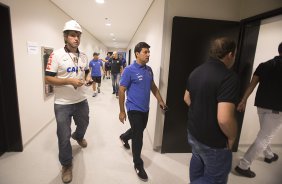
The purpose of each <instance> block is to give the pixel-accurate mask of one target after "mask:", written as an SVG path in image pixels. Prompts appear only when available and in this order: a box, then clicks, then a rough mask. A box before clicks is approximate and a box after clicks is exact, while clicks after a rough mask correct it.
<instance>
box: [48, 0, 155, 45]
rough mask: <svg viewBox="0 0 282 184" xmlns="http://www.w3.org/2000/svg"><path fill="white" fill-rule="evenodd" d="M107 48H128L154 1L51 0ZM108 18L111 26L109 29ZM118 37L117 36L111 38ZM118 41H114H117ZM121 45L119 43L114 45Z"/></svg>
mask: <svg viewBox="0 0 282 184" xmlns="http://www.w3.org/2000/svg"><path fill="white" fill-rule="evenodd" d="M50 1H51V2H53V3H54V4H55V5H56V6H58V7H59V8H60V9H62V10H63V11H64V12H65V13H66V14H68V15H69V16H70V17H72V18H73V19H75V20H77V21H78V23H79V24H80V25H81V26H82V27H83V28H85V29H86V30H87V31H89V32H90V33H91V34H92V35H93V36H94V37H95V38H97V39H98V40H99V41H101V42H102V43H103V44H104V45H105V46H107V47H113V48H114V47H116V48H127V46H128V44H129V41H130V40H131V38H132V37H133V35H134V33H135V32H136V30H137V28H138V26H139V24H140V23H141V21H142V19H143V17H144V16H145V14H146V13H147V10H148V9H149V7H150V5H151V4H152V2H153V0H105V3H104V4H97V3H96V1H95V0H50ZM106 18H107V19H108V21H109V22H110V23H111V26H106V25H105V23H106ZM111 33H113V34H114V36H112V35H111ZM114 38H115V39H116V40H113V39H114ZM114 42H117V43H114Z"/></svg>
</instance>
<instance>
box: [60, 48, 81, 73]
mask: <svg viewBox="0 0 282 184" xmlns="http://www.w3.org/2000/svg"><path fill="white" fill-rule="evenodd" d="M64 49H65V51H66V52H67V53H68V55H69V57H70V58H71V60H72V62H73V64H74V66H76V68H77V69H76V70H75V72H76V75H78V69H79V67H78V60H79V50H78V49H77V57H76V56H75V57H71V55H70V50H69V49H68V48H67V46H65V47H64Z"/></svg>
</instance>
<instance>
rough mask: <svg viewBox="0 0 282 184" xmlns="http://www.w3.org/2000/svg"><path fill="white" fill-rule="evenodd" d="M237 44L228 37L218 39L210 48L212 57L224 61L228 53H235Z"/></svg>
mask: <svg viewBox="0 0 282 184" xmlns="http://www.w3.org/2000/svg"><path fill="white" fill-rule="evenodd" d="M235 50H236V42H235V41H234V40H233V39H231V38H228V37H220V38H216V39H215V40H213V41H212V43H211V47H210V57H212V58H215V59H223V58H224V57H225V56H226V55H227V54H228V53H230V52H232V53H235Z"/></svg>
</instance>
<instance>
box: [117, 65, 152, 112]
mask: <svg viewBox="0 0 282 184" xmlns="http://www.w3.org/2000/svg"><path fill="white" fill-rule="evenodd" d="M153 79H154V76H153V71H152V69H151V67H149V66H147V65H144V66H142V65H139V64H138V63H136V61H134V63H133V64H132V65H129V66H127V67H126V68H125V69H124V71H123V73H122V76H121V79H120V86H124V87H126V89H127V90H126V94H127V99H126V108H127V111H131V110H136V111H141V112H148V111H149V103H150V92H151V84H152V81H153Z"/></svg>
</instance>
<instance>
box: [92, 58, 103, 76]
mask: <svg viewBox="0 0 282 184" xmlns="http://www.w3.org/2000/svg"><path fill="white" fill-rule="evenodd" d="M101 67H103V61H102V60H100V59H98V60H94V59H92V60H91V61H90V63H89V68H91V76H93V77H101Z"/></svg>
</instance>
